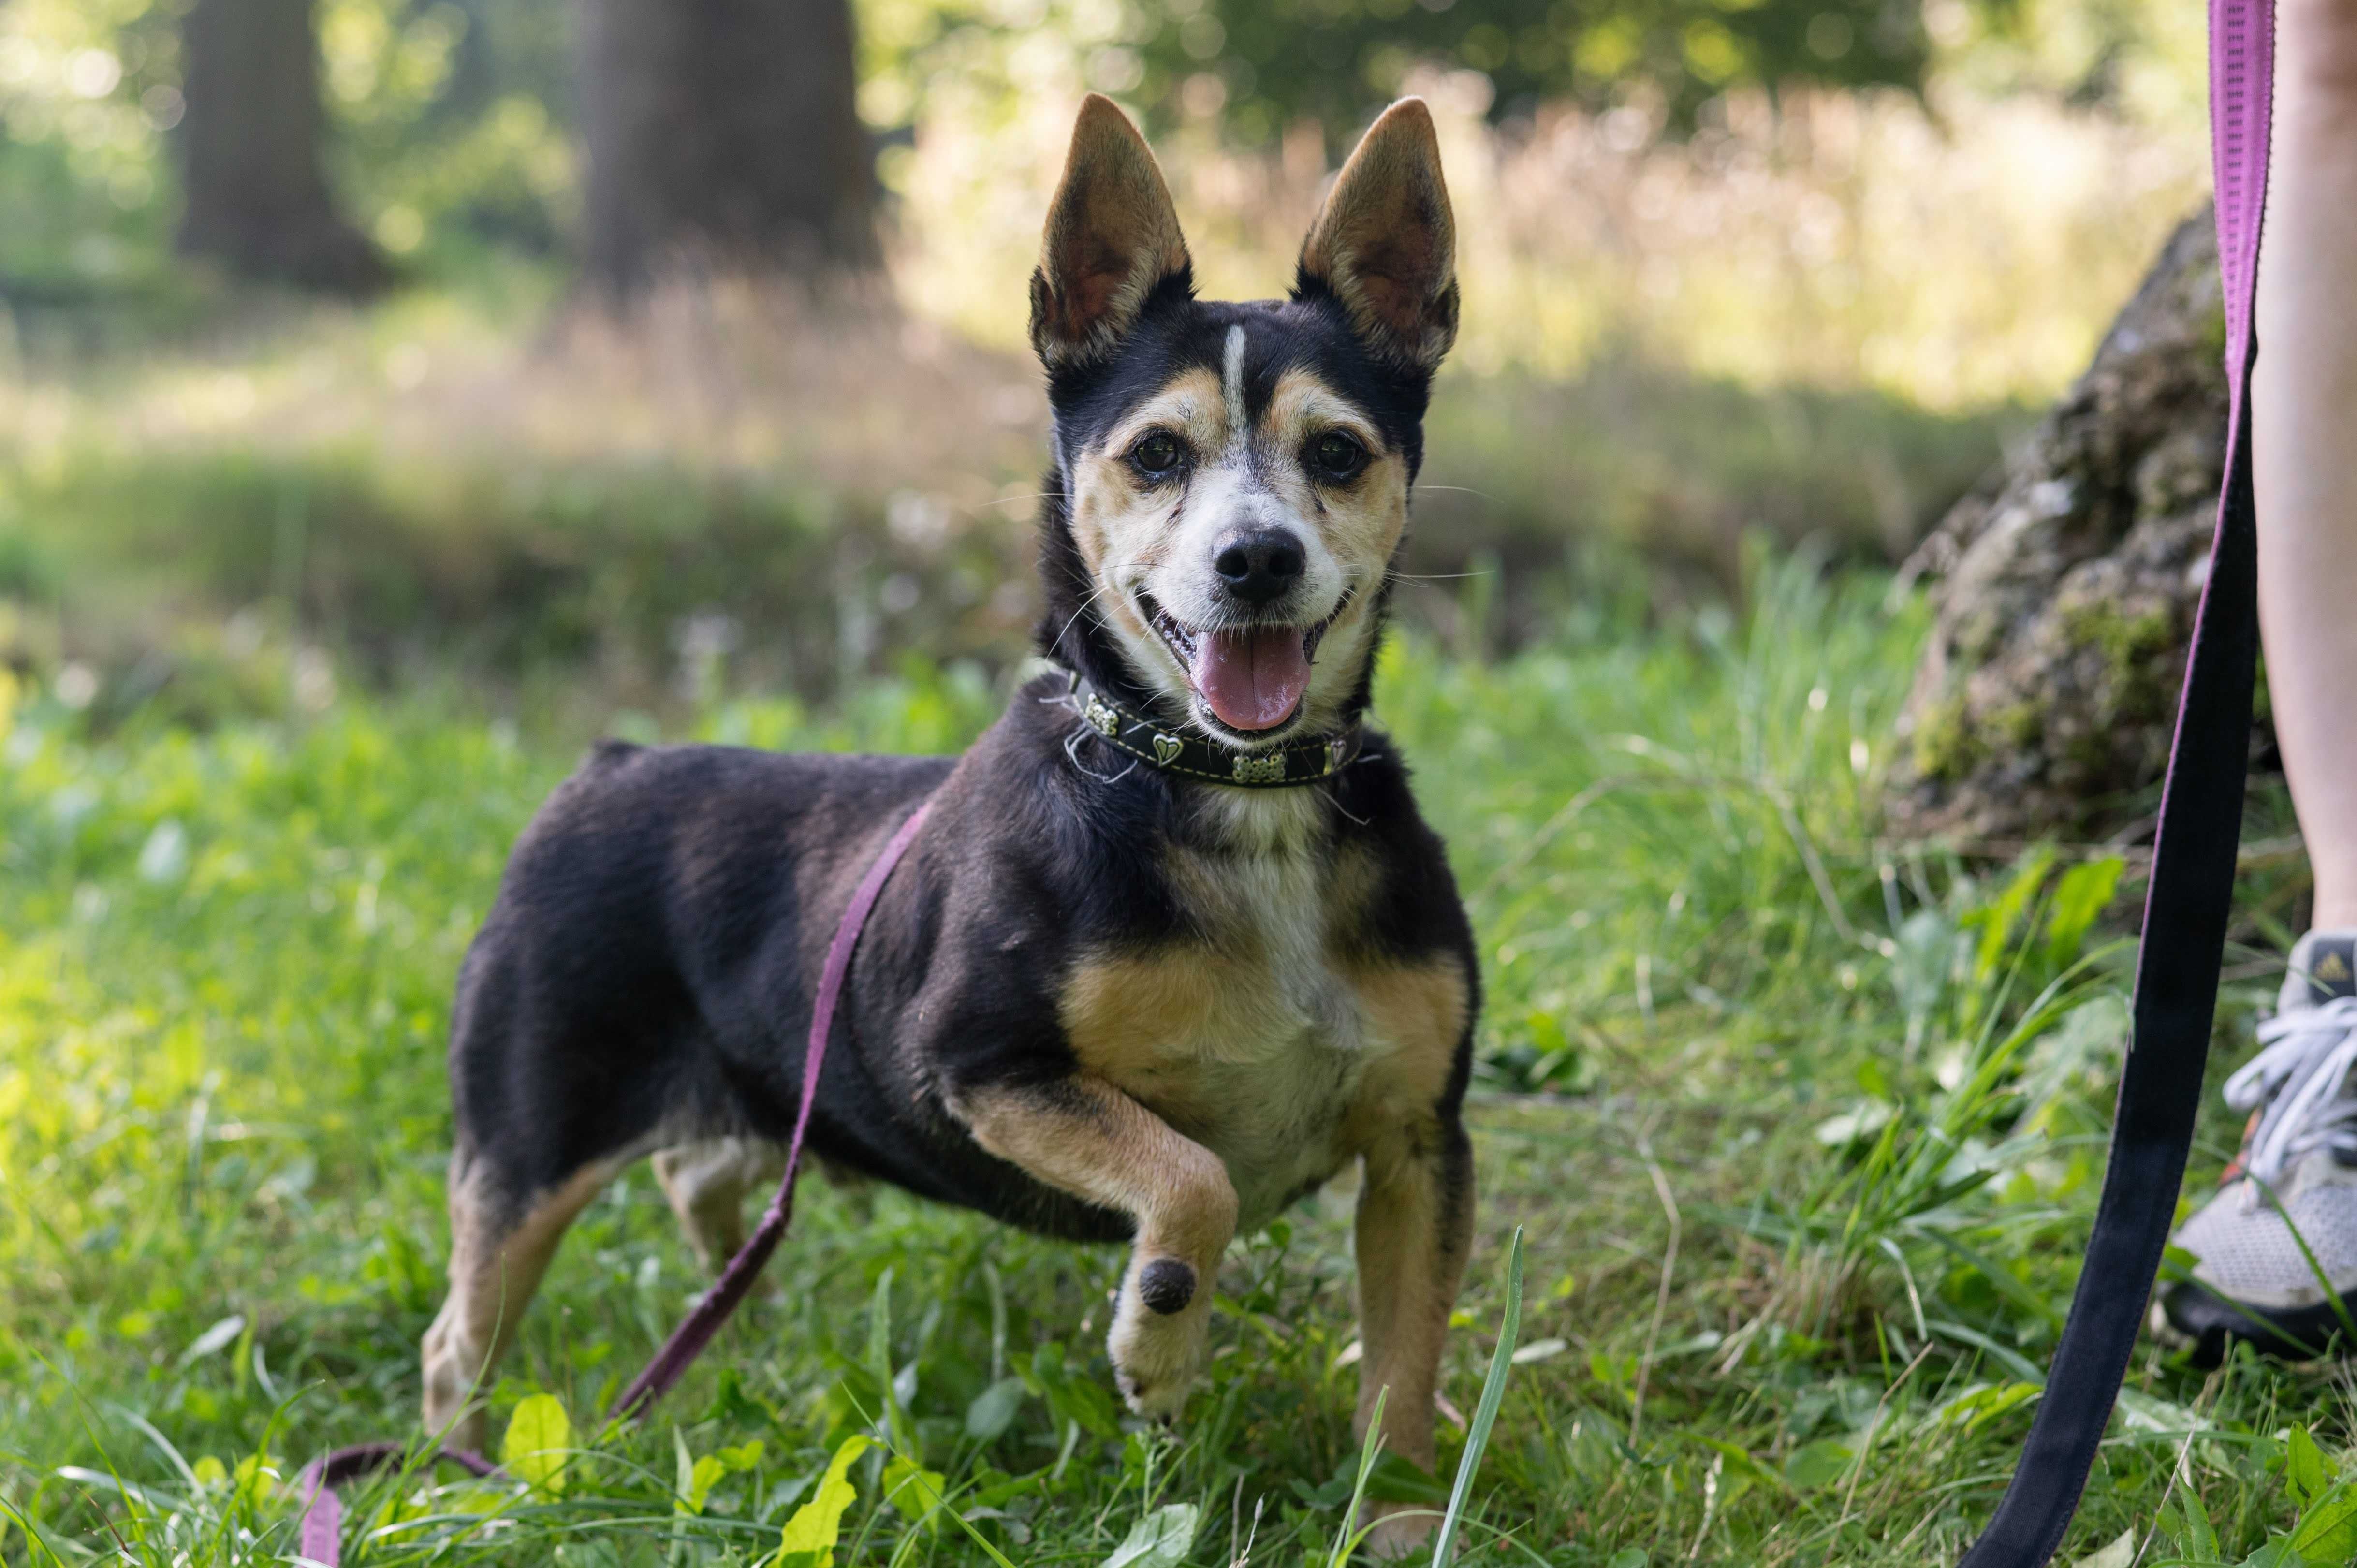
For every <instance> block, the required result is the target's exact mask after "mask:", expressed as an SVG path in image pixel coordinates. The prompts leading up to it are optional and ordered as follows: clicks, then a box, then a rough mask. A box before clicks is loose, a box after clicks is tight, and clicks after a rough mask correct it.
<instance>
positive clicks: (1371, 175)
mask: <svg viewBox="0 0 2357 1568" xmlns="http://www.w3.org/2000/svg"><path fill="white" fill-rule="evenodd" d="M1319 288H1323V289H1324V290H1326V291H1327V292H1328V293H1330V294H1331V295H1334V297H1335V298H1336V299H1339V300H1340V301H1341V302H1342V308H1343V309H1344V310H1346V311H1348V312H1349V313H1350V317H1351V325H1352V326H1354V327H1356V328H1358V331H1359V336H1360V338H1361V339H1363V340H1364V341H1365V343H1366V344H1367V346H1368V347H1369V348H1370V349H1373V350H1374V352H1375V355H1376V357H1377V358H1378V359H1383V360H1391V361H1393V362H1394V363H1395V364H1399V365H1402V366H1405V367H1407V368H1410V369H1414V370H1418V371H1427V372H1428V371H1431V370H1433V368H1434V367H1436V366H1437V365H1438V364H1439V363H1440V360H1441V356H1442V355H1444V354H1446V353H1448V346H1449V345H1450V344H1451V343H1453V342H1455V341H1456V340H1457V221H1456V220H1455V219H1454V218H1453V217H1452V216H1451V215H1450V213H1449V210H1448V183H1447V182H1446V181H1445V180H1443V179H1442V178H1441V177H1440V139H1439V137H1437V135H1435V134H1433V129H1432V112H1431V111H1430V110H1428V109H1426V107H1425V106H1424V100H1423V99H1421V98H1403V99H1401V100H1400V101H1399V102H1396V103H1394V104H1393V105H1392V106H1391V107H1390V108H1388V109H1386V110H1384V111H1383V117H1382V118H1381V119H1379V120H1377V121H1376V122H1375V123H1374V124H1372V125H1371V126H1369V127H1368V128H1367V134H1365V135H1364V136H1361V138H1360V139H1359V146H1358V150H1357V151H1355V152H1353V153H1352V154H1351V160H1350V162H1348V163H1346V164H1344V165H1343V166H1342V172H1341V173H1340V175H1338V176H1336V177H1335V179H1334V188H1333V190H1332V191H1331V192H1329V194H1328V196H1327V198H1326V205H1325V206H1324V207H1322V208H1320V209H1318V220H1317V221H1316V222H1314V223H1312V224H1311V225H1310V226H1309V238H1308V240H1307V241H1306V242H1303V244H1302V247H1301V278H1300V282H1299V283H1298V285H1297V287H1296V292H1297V293H1312V292H1315V291H1316V290H1318V289H1319Z"/></svg>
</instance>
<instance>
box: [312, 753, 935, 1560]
mask: <svg viewBox="0 0 2357 1568" xmlns="http://www.w3.org/2000/svg"><path fill="white" fill-rule="evenodd" d="M932 809H933V803H932V801H931V800H926V801H925V802H924V803H923V804H922V805H920V806H919V807H918V808H917V809H916V811H913V812H911V813H910V814H909V820H908V821H906V822H902V823H901V824H900V826H899V830H898V831H897V832H894V833H893V835H892V837H891V840H890V842H888V843H886V844H885V846H884V849H883V853H882V854H878V855H877V857H876V859H875V861H874V863H873V864H871V865H869V866H868V867H867V874H866V875H865V876H863V877H862V878H860V882H859V886H858V888H857V890H856V891H855V892H854V893H853V894H852V896H851V903H850V905H849V906H848V907H847V908H845V910H844V911H843V921H842V923H841V924H840V925H838V926H836V927H835V929H834V941H833V942H831V943H829V944H828V946H827V950H826V962H825V964H824V966H823V968H822V969H821V970H820V971H819V982H818V999H817V1001H816V1002H815V1003H814V1004H813V1005H812V1008H811V1026H810V1045H809V1047H808V1049H806V1050H805V1051H804V1052H803V1054H802V1103H801V1105H800V1107H799V1108H798V1109H797V1110H796V1111H795V1112H794V1132H793V1137H792V1139H791V1141H790V1142H789V1143H788V1144H786V1174H785V1176H783V1177H781V1178H780V1180H779V1182H778V1192H777V1196H776V1197H772V1198H771V1199H770V1208H769V1212H767V1213H765V1214H763V1215H762V1216H761V1223H760V1224H759V1226H757V1227H756V1228H755V1229H754V1231H753V1234H752V1235H751V1236H750V1237H748V1238H747V1240H746V1242H745V1244H744V1246H742V1247H740V1248H738V1249H737V1255H736V1256H735V1257H733V1258H731V1259H729V1260H728V1267H727V1268H726V1269H725V1270H723V1271H722V1273H721V1275H720V1278H719V1280H718V1281H717V1282H716V1283H714V1285H713V1287H712V1289H711V1290H709V1291H707V1292H706V1293H705V1296H704V1299H703V1300H702V1301H700V1302H698V1303H697V1304H696V1305H695V1310H694V1311H693V1312H691V1313H689V1314H688V1315H687V1317H686V1320H685V1321H683V1323H681V1324H680V1326H678V1327H677V1328H675V1329H673V1330H672V1336H671V1337H670V1338H669V1339H667V1340H665V1341H664V1342H663V1347H662V1349H660V1350H658V1351H656V1352H655V1357H654V1359H653V1360H651V1361H649V1362H648V1363H647V1365H646V1369H645V1370H643V1371H641V1372H640V1374H639V1375H638V1376H637V1377H635V1378H633V1379H631V1380H630V1387H629V1388H627V1389H624V1390H623V1391H622V1392H621V1395H620V1397H619V1398H618V1399H616V1400H615V1401H614V1405H613V1408H612V1409H611V1410H609V1411H608V1412H606V1419H607V1421H608V1422H609V1423H611V1422H617V1421H629V1420H635V1419H637V1418H639V1417H641V1416H643V1415H644V1414H645V1413H646V1412H647V1410H648V1409H649V1408H650V1407H651V1406H652V1405H653V1403H654V1402H655V1401H657V1400H659V1399H661V1398H662V1396H663V1395H664V1394H666V1393H668V1392H670V1391H671V1388H672V1385H673V1384H674V1383H676V1382H678V1381H679V1380H680V1378H681V1376H682V1374H683V1373H685V1372H686V1370H687V1369H688V1367H689V1366H690V1365H691V1364H692V1363H693V1362H694V1360H695V1359H696V1357H697V1356H699V1355H701V1354H702V1353H703V1351H704V1348H705V1346H707V1345H709V1344H711V1343H712V1339H713V1336H715V1335H716V1334H718V1333H719V1332H720V1326H721V1325H722V1324H724V1323H726V1322H727V1321H728V1317H729V1315H730V1314H731V1313H734V1312H735V1311H736V1310H737V1306H738V1305H741V1304H742V1303H743V1301H744V1300H745V1296H746V1294H747V1293H748V1292H749V1291H750V1290H751V1289H752V1288H753V1281H754V1279H755V1278H756V1277H757V1276H758V1275H759V1273H760V1272H761V1265H763V1264H764V1263H766V1262H769V1261H770V1253H772V1252H774V1251H777V1250H778V1242H779V1241H780V1239H782V1238H783V1237H784V1235H785V1233H786V1224H787V1222H788V1221H789V1220H790V1219H792V1218H793V1211H794V1177H795V1176H796V1174H797V1173H798V1172H799V1171H800V1170H801V1168H802V1142H803V1139H804V1137H805V1136H806V1135H807V1134H808V1133H809V1132H810V1119H811V1107H812V1106H813V1104H815V1103H816V1102H817V1100H818V1077H819V1071H820V1069H821V1068H822V1067H823V1066H824V1064H825V1062H826V1046H827V1041H828V1039H829V1038H830V1037H831V1036H833V1035H834V1015H835V1009H836V1007H837V1006H838V1005H839V1004H841V1002H842V1000H843V983H844V981H845V978H846V977H847V976H848V975H849V974H850V972H851V955H852V950H854V949H855V948H856V947H857V946H858V945H859V933H860V932H861V931H862V930H864V929H866V926H867V917H868V916H869V915H870V914H872V913H874V912H875V908H876V900H877V898H878V897H881V896H882V894H883V892H884V883H885V881H886V879H887V878H888V877H890V875H892V868H893V867H894V866H897V865H899V864H900V860H901V857H902V856H903V855H906V854H908V853H909V845H911V844H913V843H916V842H917V834H918V833H919V832H921V831H922V830H923V828H924V825H925V819H926V817H928V816H929V815H931V812H932ZM408 1452H409V1449H408V1448H407V1446H406V1445H405V1444H399V1443H361V1444H354V1445H353V1446H351V1447H349V1448H339V1449H336V1450H334V1451H332V1452H330V1453H328V1454H326V1455H321V1456H320V1457H319V1458H317V1459H314V1460H313V1461H311V1463H310V1464H309V1465H307V1466H304V1469H303V1473H302V1475H301V1476H300V1477H298V1478H297V1480H296V1488H297V1491H298V1493H299V1494H300V1495H301V1496H302V1498H303V1499H304V1504H303V1522H302V1526H301V1530H300V1532H299V1535H298V1542H297V1543H298V1545H299V1547H300V1549H301V1551H302V1553H303V1555H304V1556H305V1557H307V1558H309V1559H310V1560H311V1561H312V1562H314V1563H320V1564H323V1565H324V1568H339V1564H340V1563H342V1562H343V1519H344V1507H343V1503H342V1501H341V1499H339V1498H338V1497H337V1496H336V1491H335V1488H336V1487H338V1486H339V1485H341V1484H342V1483H344V1482H346V1481H351V1480H356V1479H358V1478H359V1477H362V1476H366V1475H370V1474H372V1473H373V1472H375V1471H377V1470H381V1469H382V1468H384V1467H385V1466H389V1465H393V1464H396V1463H398V1462H399V1461H400V1460H401V1459H402V1458H403V1456H404V1455H406V1454H407V1453H408ZM434 1456H435V1457H436V1459H446V1460H448V1461H450V1462H451V1463H453V1464H456V1465H457V1466H460V1467H462V1468H464V1469H465V1470H467V1471H468V1472H469V1473H470V1474H472V1475H477V1476H488V1475H490V1474H491V1473H492V1472H493V1471H494V1470H496V1469H497V1468H498V1466H495V1465H493V1464H491V1463H490V1461H489V1460H487V1459H485V1458H484V1457H483V1456H482V1455H479V1454H474V1453H470V1452H468V1450H466V1449H463V1448H437V1449H436V1450H435V1451H434Z"/></svg>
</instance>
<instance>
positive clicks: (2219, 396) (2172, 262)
mask: <svg viewBox="0 0 2357 1568" xmlns="http://www.w3.org/2000/svg"><path fill="white" fill-rule="evenodd" d="M2220 301H2221V296H2220V294H2219V284H2218V253H2217V242H2216V237H2215V234H2214V231H2213V230H2212V220H2211V216H2210V214H2209V213H2208V212H2206V211H2205V212H2202V213H2201V214H2199V215H2198V216H2196V217H2194V218H2191V219H2189V220H2187V221H2186V222H2185V223H2183V224H2182V225H2180V226H2179V229H2178V230H2177V231H2176V232H2175V233H2174V234H2173V235H2171V236H2170V238H2169V242H2168V244H2167V245H2166V246H2165V247H2163V249H2162V252H2161V254H2160V258H2159V260H2158V262H2157V263H2155V264H2154V266H2153V269H2152V271H2151V273H2150V274H2148V275H2147V277H2146V279H2145V281H2144V284H2143V285H2142V286H2141V287H2139V288H2138V289H2137V291H2136V297H2135V298H2133V299H2132V300H2130V301H2129V302H2128V304H2127V306H2126V309H2124V310H2122V311H2121V313H2120V316H2119V318H2118V319H2117V320H2116V321H2115V322H2114V323H2113V325H2112V328H2111V330H2110V332H2109V333H2107V334H2106V335H2105V337H2104V342H2103V345H2102V347H2101V348H2100V349H2097V350H2096V354H2095V359H2094V362H2093V364H2092V365H2090V366H2089V367H2088V369H2087V371H2086V373H2085V374H2084V375H2083V376H2082V377H2081V378H2080V379H2079V381H2078V384H2077V385H2075V386H2074V387H2072V390H2071V392H2070V393H2069V394H2068V395H2067V396H2066V397H2064V398H2063V400H2062V401H2061V403H2058V404H2057V405H2056V406H2055V407H2054V409H2053V410H2052V411H2050V413H2048V414H2047V416H2046V418H2045V419H2044V421H2043V422H2042V423H2041V424H2040V425H2039V427H2038V429H2037V431H2036V432H2035V433H2034V434H2033V435H2031V437H2030V439H2029V441H2028V442H2027V443H2026V444H2025V445H2024V446H2022V448H2021V449H2020V450H2019V451H2018V453H2017V454H2015V455H2014V456H2012V457H2011V458H2010V459H2008V460H2007V462H2006V463H2004V464H2003V465H2001V466H2000V467H1998V468H1997V469H1996V471H1995V472H1994V473H1992V474H1991V475H1990V476H1989V477H1988V478H1986V479H1984V480H1983V481H1982V483H1981V485H1980V486H1979V487H1978V488H1977V489H1975V491H1974V492H1973V493H1972V494H1971V495H1969V496H1967V497H1965V498H1964V499H1963V500H1962V501H1959V502H1958V503H1957V504H1956V506H1955V507H1954V509H1953V510H1951V511H1950V512H1949V514H1948V516H1947V517H1946V519H1945V520H1943V521H1942V522H1941V524H1940V526H1939V527H1938V528H1937V529H1936V530H1934V531H1933V532H1932V535H1931V537H1930V538H1929V539H1928V540H1926V541H1925V542H1924V543H1923V545H1922V546H1921V548H1920V549H1919V550H1917V551H1916V553H1915V554H1914V556H1913V557H1912V558H1911V559H1910V561H1909V562H1908V564H1907V565H1906V567H1905V568H1904V569H1903V576H1904V577H1905V578H1907V579H1910V580H1911V579H1922V580H1928V581H1930V582H1931V584H1932V588H1931V598H1932V609H1933V614H1934V623H1933V628H1932V638H1931V642H1930V645H1929V647H1928V648H1927V649H1926V650H1925V653H1924V656H1923V662H1922V665H1921V668H1920V669H1919V670H1918V671H1917V672H1916V680H1915V685H1914V689H1913V692H1912V693H1910V697H1909V699H1908V703H1907V706H1906V710H1905V713H1904V715H1903V716H1902V718H1901V719H1900V738H1901V742H1902V746H1901V752H1900V767H1899V769H1898V773H1897V777H1896V778H1895V779H1894V781H1893V785H1892V789H1891V793H1890V797H1889V822H1890V825H1891V827H1892V829H1893V831H1894V832H1897V833H1898V834H1900V835H1901V836H1904V837H1910V838H1945V839H1950V840H1974V841H2012V840H2019V839H2029V838H2046V837H2055V836H2065V837H2069V836H2104V835H2109V834H2113V833H2117V832H2122V831H2123V830H2126V831H2128V832H2131V833H2132V832H2134V831H2135V829H2136V822H2137V821H2138V819H2139V817H2140V815H2141V813H2142V812H2143V811H2145V810H2147V809H2148V807H2149V804H2150V800H2149V791H2150V787H2151V786H2152V785H2153V784H2155V783H2157V782H2158V779H2159V778H2160V775H2161V771H2162V769H2163V768H2164V767H2165V766H2166V764H2167V761H2168V757H2169V736H2170V733H2171V729H2172V727H2173V725H2174V722H2175V717H2176V710H2177V697H2178V687H2179V682H2181V681H2182V680H2183V677H2184V670H2185V647H2186V641H2187V639H2188V637H2189V635H2190V632H2191V629H2192V625H2193V615H2194V611H2195V608H2196V607H2197V606H2198V605H2199V603H2200V599H2201V585H2202V583H2203V581H2204V580H2205V578H2206V576H2207V574H2208V570H2209V544H2210V536H2211V531H2212V524H2213V521H2214V520H2215V516H2216V504H2217V493H2218V481H2219V472H2220V467H2221V465H2222V462H2223V460H2224V447H2225V430H2226V378H2225V371H2224V365H2223V345H2224V340H2225V331H2224V326H2223V318H2222V314H2221V304H2220ZM2265 738H2266V737H2265V736H2264V735H2262V736H2256V737H2255V745H2258V746H2264V744H2265Z"/></svg>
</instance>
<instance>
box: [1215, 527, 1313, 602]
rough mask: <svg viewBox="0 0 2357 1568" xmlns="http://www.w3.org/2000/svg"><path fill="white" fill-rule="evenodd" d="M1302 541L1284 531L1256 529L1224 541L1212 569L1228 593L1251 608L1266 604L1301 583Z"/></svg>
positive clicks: (1229, 536) (1233, 535)
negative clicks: (1217, 574)
mask: <svg viewBox="0 0 2357 1568" xmlns="http://www.w3.org/2000/svg"><path fill="white" fill-rule="evenodd" d="M1303 564H1304V563H1303V559H1302V554H1301V541H1299V540H1298V539H1296V538H1295V537H1294V536H1293V535H1292V534H1290V533H1288V532H1286V531H1285V530H1284V529H1281V528H1255V529H1252V530H1250V531H1248V532H1243V533H1232V534H1230V535H1228V537H1227V538H1226V539H1225V540H1223V541H1222V542H1221V544H1220V553H1218V554H1217V555H1215V556H1213V557H1212V558H1211V569H1212V570H1213V571H1215V572H1217V573H1219V575H1220V580H1221V581H1222V582H1223V583H1225V584H1227V585H1228V592H1230V593H1232V594H1233V595H1234V596H1236V597H1238V598H1240V599H1242V600H1243V602H1244V603H1246V604H1248V605H1265V604H1267V603H1268V602H1269V601H1270V600H1271V599H1275V598H1277V597H1279V596H1282V595H1283V594H1284V593H1285V592H1286V589H1288V588H1290V587H1292V586H1293V585H1294V584H1295V583H1296V582H1297V581H1299V580H1300V577H1301V568H1302V565H1303Z"/></svg>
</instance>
